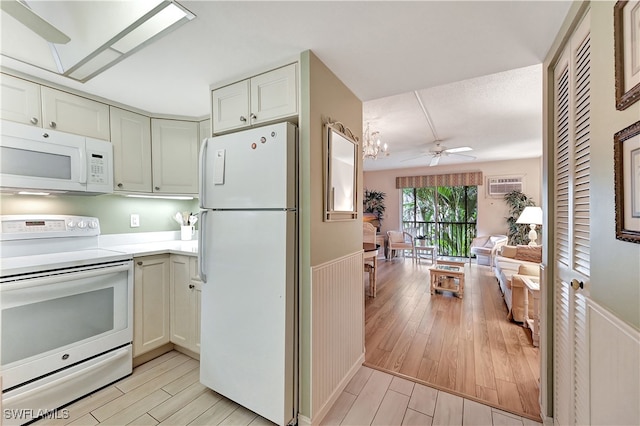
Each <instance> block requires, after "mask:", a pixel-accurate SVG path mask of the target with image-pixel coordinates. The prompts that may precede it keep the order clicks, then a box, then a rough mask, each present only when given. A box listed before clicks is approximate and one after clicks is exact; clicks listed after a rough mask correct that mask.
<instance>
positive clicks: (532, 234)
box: [516, 206, 542, 246]
mask: <svg viewBox="0 0 640 426" xmlns="http://www.w3.org/2000/svg"><path fill="white" fill-rule="evenodd" d="M516 223H528V224H529V227H530V228H531V231H529V245H530V246H536V245H537V244H536V240H537V239H538V233H537V232H536V225H542V208H540V207H534V206H529V207H525V208H524V210H523V211H522V213H521V214H520V217H519V218H518V220H516Z"/></svg>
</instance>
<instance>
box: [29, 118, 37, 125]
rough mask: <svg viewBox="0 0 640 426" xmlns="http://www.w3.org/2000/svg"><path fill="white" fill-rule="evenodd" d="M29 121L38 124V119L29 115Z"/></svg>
mask: <svg viewBox="0 0 640 426" xmlns="http://www.w3.org/2000/svg"><path fill="white" fill-rule="evenodd" d="M29 121H30V122H31V124H38V119H37V118H35V117H31V120H29Z"/></svg>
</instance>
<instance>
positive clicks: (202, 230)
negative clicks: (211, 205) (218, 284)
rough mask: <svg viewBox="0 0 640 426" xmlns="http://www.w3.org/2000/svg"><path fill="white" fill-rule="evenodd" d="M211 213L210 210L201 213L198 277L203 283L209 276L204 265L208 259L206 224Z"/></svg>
mask: <svg viewBox="0 0 640 426" xmlns="http://www.w3.org/2000/svg"><path fill="white" fill-rule="evenodd" d="M208 213H209V211H208V210H201V211H200V226H199V228H198V232H199V234H198V275H200V280H201V281H202V282H203V283H206V282H207V274H206V273H205V270H204V268H205V266H204V264H205V263H206V262H205V259H206V258H207V256H206V255H205V252H204V247H205V244H204V238H205V235H206V229H205V228H206V225H205V224H206V223H207V214H208Z"/></svg>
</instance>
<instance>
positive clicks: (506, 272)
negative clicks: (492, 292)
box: [494, 245, 542, 322]
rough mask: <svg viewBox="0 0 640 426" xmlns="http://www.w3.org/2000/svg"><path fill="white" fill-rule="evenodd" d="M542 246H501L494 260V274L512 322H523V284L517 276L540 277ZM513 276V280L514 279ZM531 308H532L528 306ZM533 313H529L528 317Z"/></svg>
mask: <svg viewBox="0 0 640 426" xmlns="http://www.w3.org/2000/svg"><path fill="white" fill-rule="evenodd" d="M541 262H542V246H537V247H535V248H533V247H530V246H507V245H505V246H503V247H502V248H501V249H500V252H499V253H498V254H497V255H496V256H495V258H494V272H495V275H496V278H497V279H498V283H499V284H500V290H501V291H502V294H503V295H504V301H505V303H506V304H507V309H508V311H509V313H508V318H509V319H512V320H513V321H517V322H522V321H523V320H524V291H526V290H525V289H524V284H523V283H522V281H521V280H518V276H519V275H529V276H536V277H538V276H540V263H541ZM514 276H515V279H514ZM530 308H532V306H530ZM532 314H533V313H532V312H530V315H532Z"/></svg>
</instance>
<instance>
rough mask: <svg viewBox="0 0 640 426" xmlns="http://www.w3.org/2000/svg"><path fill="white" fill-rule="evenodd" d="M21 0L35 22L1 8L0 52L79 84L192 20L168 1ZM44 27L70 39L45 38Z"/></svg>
mask: <svg viewBox="0 0 640 426" xmlns="http://www.w3.org/2000/svg"><path fill="white" fill-rule="evenodd" d="M2 1H3V2H4V1H9V2H15V1H16V0H2ZM21 4H22V5H26V8H25V7H23V6H21V7H22V8H23V9H24V10H26V11H27V13H34V14H37V15H38V16H39V18H40V19H39V20H33V22H35V23H33V22H31V21H28V20H24V19H22V20H20V19H14V16H12V14H11V10H13V8H3V12H2V38H3V40H11V42H7V41H5V42H3V43H2V46H1V52H0V53H1V54H2V55H4V56H7V57H10V58H13V59H16V60H18V61H21V62H24V63H27V64H30V65H33V66H36V67H38V68H42V69H45V70H48V71H51V72H55V73H57V74H61V75H64V76H66V77H69V78H71V79H74V80H77V81H80V82H82V83H84V82H86V81H88V80H90V79H91V78H93V77H95V76H96V75H98V74H100V73H101V72H103V71H105V70H106V69H108V68H110V67H112V66H113V65H115V64H116V63H118V62H119V61H121V60H123V59H124V58H126V57H127V56H129V55H131V54H133V53H134V52H136V51H138V50H139V49H142V48H143V47H144V46H147V45H148V44H150V43H151V42H153V41H154V40H157V39H159V38H160V37H162V36H164V35H165V34H167V33H168V32H170V31H172V30H174V29H175V28H177V27H178V26H180V25H182V24H184V23H186V22H189V21H190V20H192V19H193V18H195V15H194V14H192V13H191V12H189V11H188V10H187V9H185V8H184V7H182V6H181V5H180V4H178V3H176V2H175V1H170V0H124V1H95V2H93V1H41V0H22V1H21ZM24 10H22V13H23V14H24ZM16 16H17V15H16ZM47 25H48V26H49V27H52V28H50V30H51V29H52V30H58V31H60V32H61V33H64V34H65V35H68V36H69V38H70V41H69V42H68V43H64V44H63V43H55V42H48V41H47V40H45V39H44V38H43V36H41V34H42V33H43V31H41V30H42V28H41V27H43V26H47ZM7 37H9V38H7ZM44 52H47V53H46V54H45V53H44Z"/></svg>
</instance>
